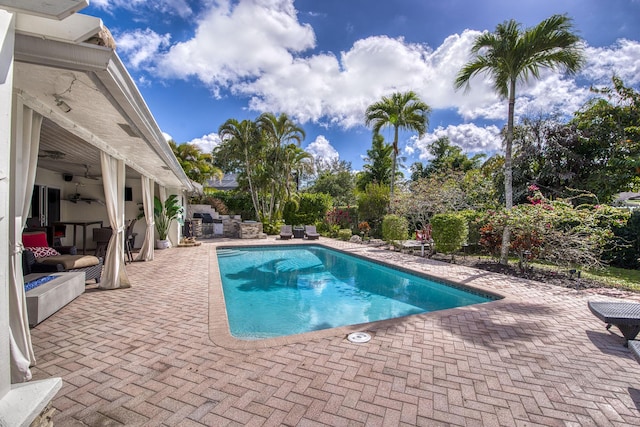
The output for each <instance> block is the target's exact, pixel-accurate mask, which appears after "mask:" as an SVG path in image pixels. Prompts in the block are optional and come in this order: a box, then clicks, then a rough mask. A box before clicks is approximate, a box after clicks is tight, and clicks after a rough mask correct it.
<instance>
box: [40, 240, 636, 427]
mask: <svg viewBox="0 0 640 427" xmlns="http://www.w3.org/2000/svg"><path fill="white" fill-rule="evenodd" d="M320 241H321V242H323V243H325V242H327V244H331V245H334V246H339V247H341V248H343V249H345V250H349V251H353V252H356V253H358V254H360V255H363V256H369V257H373V258H377V259H383V260H385V261H387V262H392V263H396V264H398V265H402V266H403V267H406V268H411V269H416V270H420V271H425V272H427V273H429V274H431V275H435V276H440V277H443V278H447V279H450V280H457V281H461V282H463V283H465V284H468V285H473V286H478V287H482V288H485V289H487V290H492V291H493V292H498V293H503V294H505V295H507V298H505V299H504V300H501V301H498V302H491V303H487V304H481V305H477V306H471V307H466V308H459V309H453V310H446V311H441V312H435V313H430V314H424V315H416V316H410V317H407V318H403V319H399V320H396V321H392V322H383V323H381V324H375V325H369V326H368V327H367V328H366V330H367V331H369V332H370V333H371V334H372V335H373V339H372V340H371V341H370V342H369V343H367V344H352V343H350V342H348V341H347V340H346V339H345V334H344V330H343V329H337V330H329V331H324V332H321V333H318V334H316V333H312V334H311V335H308V336H302V337H297V338H296V339H291V340H285V341H281V342H277V341H272V342H270V343H269V344H268V345H265V346H256V345H254V346H253V347H252V348H251V346H242V345H234V340H233V339H231V338H229V337H225V336H223V335H225V334H224V333H220V330H219V325H217V320H216V319H217V318H218V316H219V315H220V313H219V310H217V311H218V312H217V311H216V310H214V308H213V307H219V301H216V299H217V298H218V296H217V294H216V288H217V287H218V286H219V285H218V283H219V276H218V274H217V272H216V271H215V268H216V263H215V261H214V258H215V257H214V255H215V244H219V243H220V242H221V241H220V240H218V239H216V240H215V244H214V243H210V242H213V241H210V242H205V243H204V244H203V245H201V246H199V247H192V248H173V249H169V250H165V251H157V252H156V259H155V260H154V261H153V262H146V263H134V264H131V265H128V266H127V271H128V273H129V277H130V279H131V281H132V284H133V286H132V288H130V289H125V290H114V291H97V290H91V289H88V291H87V292H86V293H84V294H83V295H81V296H80V297H79V298H78V299H76V300H75V301H73V302H72V303H71V304H69V305H68V306H66V307H65V308H64V309H62V310H60V311H59V312H58V313H56V314H55V315H53V316H52V317H50V318H49V319H47V320H46V321H44V322H43V323H41V324H40V325H38V326H37V327H36V328H34V329H32V337H33V343H34V347H35V352H36V357H37V359H38V365H37V367H35V368H34V369H33V373H34V377H35V378H36V379H41V378H47V377H50V376H59V377H62V379H63V381H64V385H63V387H62V390H61V391H60V392H59V393H58V395H57V396H56V398H55V399H54V400H53V405H54V407H55V408H56V409H57V413H56V416H55V418H54V422H55V425H56V426H96V427H97V426H120V425H126V426H161V425H162V426H224V425H233V426H236V425H237V426H244V425H254V426H262V425H265V426H280V425H287V426H376V425H384V426H398V425H405V426H411V425H421V426H439V425H442V426H444V425H460V426H467V425H468V426H480V425H481V426H534V425H543V426H592V425H593V426H629V425H640V409H639V408H640V364H638V363H637V362H635V361H634V359H633V358H632V357H631V355H630V353H629V350H628V349H626V348H625V347H624V346H623V339H622V338H621V337H619V336H616V335H614V334H612V333H610V332H607V331H606V330H605V328H604V326H605V325H604V324H603V323H602V322H600V321H599V320H598V319H597V318H596V317H595V316H593V315H592V314H591V313H590V312H589V310H588V308H587V301H588V300H602V299H610V298H612V295H611V294H610V295H607V296H602V295H597V294H595V293H593V292H585V291H580V292H578V291H574V290H569V289H564V288H558V287H553V286H548V285H544V284H539V283H535V282H528V281H525V280H518V279H514V278H509V277H505V276H500V275H496V274H493V273H488V272H484V271H478V270H473V269H468V268H465V267H460V266H450V265H447V264H442V263H438V262H433V261H429V260H424V259H422V258H419V257H415V256H411V255H403V254H399V253H392V252H389V251H387V250H383V249H379V248H367V247H366V246H363V245H351V244H348V243H337V242H333V241H328V240H324V239H321V240H320ZM263 242H264V241H260V243H263ZM267 242H268V243H280V242H279V241H277V240H275V239H274V238H273V237H270V238H269V239H268V240H267ZM239 243H246V241H244V242H240V241H228V242H225V244H239ZM251 243H254V244H255V243H256V242H251ZM613 296H616V295H613ZM618 296H622V295H618ZM626 297H627V299H630V298H635V299H636V300H637V299H638V297H637V296H628V295H626ZM210 319H211V320H210Z"/></svg>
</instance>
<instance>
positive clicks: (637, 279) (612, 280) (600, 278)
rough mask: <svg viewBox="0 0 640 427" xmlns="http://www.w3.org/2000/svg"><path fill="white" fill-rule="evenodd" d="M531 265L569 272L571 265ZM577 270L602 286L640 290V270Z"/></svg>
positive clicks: (512, 259)
mask: <svg viewBox="0 0 640 427" xmlns="http://www.w3.org/2000/svg"><path fill="white" fill-rule="evenodd" d="M472 256H475V257H478V258H479V259H487V260H489V259H491V260H493V261H497V260H496V258H492V257H489V256H483V255H480V256H479V255H472ZM509 264H512V265H517V264H518V259H517V258H510V259H509ZM529 265H531V266H532V267H534V268H538V269H543V270H548V271H555V272H558V273H567V271H568V270H569V267H560V266H557V265H554V264H549V263H545V262H543V261H534V262H532V263H530V264H529ZM577 270H580V274H581V277H584V278H585V279H590V280H594V281H596V282H599V283H602V286H607V287H611V288H617V289H623V290H627V291H632V292H640V270H631V269H628V268H619V267H604V268H600V269H593V270H582V269H580V268H577Z"/></svg>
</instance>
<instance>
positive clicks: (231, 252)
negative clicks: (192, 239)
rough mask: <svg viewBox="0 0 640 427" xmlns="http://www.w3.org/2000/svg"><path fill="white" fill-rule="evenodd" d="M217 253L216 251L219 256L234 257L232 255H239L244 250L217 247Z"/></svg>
mask: <svg viewBox="0 0 640 427" xmlns="http://www.w3.org/2000/svg"><path fill="white" fill-rule="evenodd" d="M217 253H218V256H219V257H222V258H229V257H234V256H240V255H242V254H243V253H244V252H242V251H239V250H237V249H218V250H217Z"/></svg>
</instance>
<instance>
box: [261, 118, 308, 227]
mask: <svg viewBox="0 0 640 427" xmlns="http://www.w3.org/2000/svg"><path fill="white" fill-rule="evenodd" d="M256 124H257V126H258V128H259V129H260V131H261V133H262V137H263V139H264V142H265V144H266V146H267V152H266V160H267V162H265V164H264V165H263V166H264V172H265V173H264V174H263V178H264V179H265V180H267V181H269V184H270V185H269V186H268V187H267V189H268V192H269V194H268V199H269V202H268V203H267V205H268V206H267V209H266V210H265V217H266V218H265V219H267V220H268V221H271V220H272V219H273V218H274V215H275V216H277V215H279V213H280V212H279V210H280V209H282V208H283V207H284V203H279V201H280V199H281V198H283V196H286V197H288V196H289V195H290V193H289V188H288V185H289V183H290V182H291V179H292V176H291V173H292V168H291V165H290V164H288V162H289V161H290V160H291V159H289V158H288V157H287V154H290V153H291V150H290V148H289V149H287V147H288V146H289V145H291V144H293V146H294V147H299V146H300V143H301V142H302V140H304V138H305V132H304V129H302V128H301V127H300V126H298V124H297V123H295V122H294V121H293V120H292V119H291V118H290V117H289V116H287V115H286V114H280V115H278V116H276V115H275V114H273V113H263V114H261V115H260V116H259V117H258V118H257V119H256ZM265 197H267V195H266V194H265Z"/></svg>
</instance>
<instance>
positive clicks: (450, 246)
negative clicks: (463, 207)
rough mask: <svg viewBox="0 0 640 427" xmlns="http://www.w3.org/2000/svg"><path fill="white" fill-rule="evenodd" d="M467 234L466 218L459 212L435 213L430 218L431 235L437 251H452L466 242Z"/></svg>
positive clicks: (446, 252)
mask: <svg viewBox="0 0 640 427" xmlns="http://www.w3.org/2000/svg"><path fill="white" fill-rule="evenodd" d="M468 235H469V227H468V226H467V220H466V219H465V217H464V216H462V215H460V214H437V215H434V216H433V218H431V237H432V238H433V241H434V244H435V248H436V251H438V252H442V253H445V254H452V253H454V252H455V251H457V250H459V249H460V248H462V245H463V244H464V243H466V241H467V237H468Z"/></svg>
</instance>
